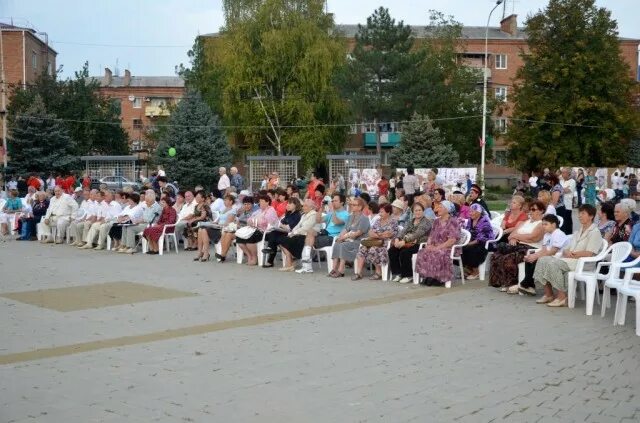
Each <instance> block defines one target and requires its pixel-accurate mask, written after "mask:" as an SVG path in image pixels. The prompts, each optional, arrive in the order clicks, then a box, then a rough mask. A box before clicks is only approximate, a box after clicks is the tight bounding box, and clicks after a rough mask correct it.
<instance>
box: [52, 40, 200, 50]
mask: <svg viewBox="0 0 640 423" xmlns="http://www.w3.org/2000/svg"><path fill="white" fill-rule="evenodd" d="M49 42H50V43H52V44H70V45H76V46H87V47H132V48H185V47H188V48H191V47H193V45H187V44H174V45H171V44H166V45H162V44H158V45H153V44H101V43H79V42H76V41H54V40H50V41H49Z"/></svg>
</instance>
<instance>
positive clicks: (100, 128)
mask: <svg viewBox="0 0 640 423" xmlns="http://www.w3.org/2000/svg"><path fill="white" fill-rule="evenodd" d="M98 88H99V84H98V82H97V81H93V80H90V79H89V67H88V63H85V65H84V67H83V68H82V70H81V71H79V72H76V73H75V78H73V79H71V78H70V79H67V80H64V81H61V80H59V79H57V75H48V74H47V73H46V72H45V73H42V74H41V75H40V76H39V77H38V78H37V80H36V82H35V84H33V85H28V86H27V87H26V88H25V89H23V88H22V87H21V86H16V87H15V88H14V90H13V92H12V95H11V100H10V105H9V107H8V112H9V120H10V122H12V121H14V120H15V119H16V116H19V115H20V114H21V113H23V112H25V111H26V110H28V109H29V108H30V107H31V105H32V104H33V103H34V101H35V99H36V98H37V97H39V98H40V99H41V101H42V102H43V103H44V106H45V108H46V110H47V112H48V113H51V114H54V115H55V116H57V117H58V118H59V119H61V122H62V124H63V125H64V127H65V128H66V129H67V131H68V133H69V136H70V137H71V139H72V140H73V145H74V150H73V153H74V154H76V155H78V156H82V155H87V154H127V153H128V152H129V147H128V138H127V134H126V132H125V131H124V130H123V129H122V127H121V125H120V123H121V122H120V106H119V102H117V101H114V100H112V99H108V98H106V97H102V96H100V95H99V93H98ZM94 122H95V123H94Z"/></svg>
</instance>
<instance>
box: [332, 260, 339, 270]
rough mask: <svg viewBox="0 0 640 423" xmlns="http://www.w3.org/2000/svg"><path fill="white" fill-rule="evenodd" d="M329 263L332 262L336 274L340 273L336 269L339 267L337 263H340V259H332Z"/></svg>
mask: <svg viewBox="0 0 640 423" xmlns="http://www.w3.org/2000/svg"><path fill="white" fill-rule="evenodd" d="M331 261H333V269H334V270H335V271H336V272H340V269H338V266H339V263H340V259H337V258H334V259H331Z"/></svg>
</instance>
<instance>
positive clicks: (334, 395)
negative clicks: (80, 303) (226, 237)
mask: <svg viewBox="0 0 640 423" xmlns="http://www.w3.org/2000/svg"><path fill="white" fill-rule="evenodd" d="M0 269H1V270H0V271H1V272H2V276H1V277H0V280H1V282H0V295H4V293H11V292H22V291H38V290H48V289H57V288H69V287H77V286H95V287H97V286H99V285H101V284H104V283H108V282H112V281H114V280H122V279H124V280H130V281H131V282H132V283H136V284H142V285H143V286H142V287H140V288H145V287H146V286H152V287H155V288H160V289H167V290H172V291H178V292H182V293H188V294H193V295H189V296H178V297H173V298H167V299H164V300H162V301H143V302H129V303H126V304H120V305H112V306H109V307H98V308H84V309H77V310H75V311H67V312H61V311H57V310H53V309H48V308H40V307H34V306H32V305H29V304H25V303H23V302H20V301H17V300H15V299H11V298H6V297H0V321H2V322H3V325H2V326H0V339H2V343H0V422H34V421H35V422H92V421H95V422H155V421H160V422H176V421H178V422H180V421H193V422H283V421H292V422H360V421H367V422H368V421H375V422H411V421H412V422H424V421H434V422H440V421H455V422H489V421H509V422H572V421H575V422H637V421H640V403H639V402H638V392H640V377H639V375H640V338H638V337H636V336H635V333H634V329H635V328H634V323H635V305H634V304H630V306H629V310H628V313H629V314H628V316H627V325H626V326H622V327H614V326H612V311H611V310H610V311H609V312H608V313H607V316H606V318H604V319H602V318H600V317H599V315H598V316H592V317H586V316H585V315H584V303H582V302H578V305H577V308H576V309H574V310H569V309H557V310H551V309H549V308H548V307H544V306H539V305H536V304H535V302H534V301H533V299H531V298H529V297H519V296H515V297H514V296H507V295H506V294H500V293H498V292H497V291H496V290H495V289H492V288H487V287H486V286H485V284H484V283H483V282H477V281H476V282H470V283H467V285H465V286H464V287H461V286H459V285H456V286H455V287H454V288H453V289H450V290H445V289H439V288H426V287H414V286H402V285H398V284H393V283H389V282H386V283H385V282H371V281H364V280H363V281H359V282H352V281H350V280H348V279H347V278H344V279H337V280H333V279H329V278H326V277H324V275H323V274H319V273H316V274H313V275H295V274H283V273H281V272H277V271H275V270H273V269H256V268H248V267H247V266H238V265H236V264H232V263H225V264H218V263H211V262H209V263H194V262H192V261H191V256H189V255H187V254H185V253H183V252H181V253H180V254H179V255H175V254H170V255H165V256H163V257H158V256H152V257H149V256H141V255H134V256H128V255H127V256H123V255H119V254H112V253H104V252H102V253H100V252H94V251H79V250H77V249H75V248H71V247H68V246H43V245H40V244H36V243H5V244H2V245H0ZM114 269H117V271H116V270H114ZM123 275H126V276H123ZM119 278H121V279H119Z"/></svg>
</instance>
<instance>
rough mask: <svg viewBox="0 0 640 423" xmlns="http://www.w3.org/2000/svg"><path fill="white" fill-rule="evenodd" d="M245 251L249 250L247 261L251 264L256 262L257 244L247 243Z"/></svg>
mask: <svg viewBox="0 0 640 423" xmlns="http://www.w3.org/2000/svg"><path fill="white" fill-rule="evenodd" d="M247 251H248V252H249V258H248V259H247V262H248V263H249V264H250V265H252V266H254V265H256V264H258V244H247Z"/></svg>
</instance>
